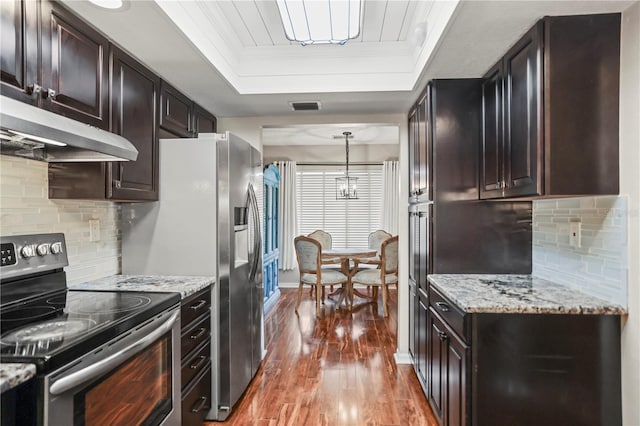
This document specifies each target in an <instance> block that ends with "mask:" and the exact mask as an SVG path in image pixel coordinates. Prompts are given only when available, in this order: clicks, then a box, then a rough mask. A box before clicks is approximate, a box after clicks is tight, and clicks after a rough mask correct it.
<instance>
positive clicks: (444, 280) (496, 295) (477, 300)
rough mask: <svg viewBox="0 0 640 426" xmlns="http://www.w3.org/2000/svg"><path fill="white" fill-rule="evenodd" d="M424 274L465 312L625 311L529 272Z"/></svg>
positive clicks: (547, 312)
mask: <svg viewBox="0 0 640 426" xmlns="http://www.w3.org/2000/svg"><path fill="white" fill-rule="evenodd" d="M428 278H429V282H430V284H431V285H432V286H433V287H434V288H436V289H437V290H439V291H440V292H441V293H442V294H443V295H444V296H446V297H447V298H448V299H449V300H450V301H451V302H453V303H455V304H456V305H457V306H458V307H459V308H460V309H462V310H464V311H465V312H467V313H535V314H593V315H624V314H626V313H627V311H626V309H624V308H623V307H622V306H619V305H616V304H613V303H609V302H607V301H605V300H602V299H598V298H596V297H593V296H590V295H588V294H585V293H582V292H580V291H579V290H576V289H573V288H569V287H566V286H563V285H561V284H557V283H554V282H552V281H549V280H545V279H542V278H536V277H533V276H531V275H490V274H486V275H485V274H482V275H479V274H433V275H429V276H428Z"/></svg>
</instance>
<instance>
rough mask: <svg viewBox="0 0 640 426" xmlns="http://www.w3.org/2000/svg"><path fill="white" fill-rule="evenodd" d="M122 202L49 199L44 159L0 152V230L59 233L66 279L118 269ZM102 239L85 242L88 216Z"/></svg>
mask: <svg viewBox="0 0 640 426" xmlns="http://www.w3.org/2000/svg"><path fill="white" fill-rule="evenodd" d="M119 217H120V207H119V206H118V205H117V204H115V203H112V202H108V201H85V200H49V198H48V180H47V163H44V162H39V161H33V160H27V159H24V158H19V157H10V156H6V155H0V235H19V234H38V233H48V232H62V233H64V235H65V240H66V243H67V254H68V257H69V266H68V267H67V268H65V271H66V272H67V281H68V282H69V283H70V284H75V283H81V282H84V281H87V280H92V279H96V278H102V277H105V276H109V275H113V274H117V273H119V272H120V231H119V226H118V224H119ZM90 219H98V220H99V221H100V241H97V242H90V241H89V220H90Z"/></svg>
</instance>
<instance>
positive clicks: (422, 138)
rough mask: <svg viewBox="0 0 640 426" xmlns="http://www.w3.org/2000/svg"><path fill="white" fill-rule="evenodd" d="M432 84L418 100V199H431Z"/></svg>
mask: <svg viewBox="0 0 640 426" xmlns="http://www.w3.org/2000/svg"><path fill="white" fill-rule="evenodd" d="M429 91H430V86H427V90H426V91H425V93H424V94H423V96H422V97H421V98H420V100H419V101H418V106H417V111H418V120H417V121H418V132H417V141H416V153H415V154H416V156H417V162H416V166H415V167H416V168H417V169H416V170H415V175H416V196H417V198H418V200H421V201H422V200H424V201H426V200H428V199H429V173H430V171H431V167H430V165H431V164H430V162H431V149H430V146H429V142H430V140H431V138H430V137H429V133H430V130H431V121H430V120H429V117H430V104H431V103H430V97H429Z"/></svg>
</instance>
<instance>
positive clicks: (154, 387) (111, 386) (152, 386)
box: [73, 333, 171, 426]
mask: <svg viewBox="0 0 640 426" xmlns="http://www.w3.org/2000/svg"><path fill="white" fill-rule="evenodd" d="M73 405H74V425H77V426H83V425H86V426H91V425H100V426H105V425H154V424H159V423H160V422H161V421H162V420H163V419H164V418H165V417H166V416H167V415H168V414H169V413H170V412H171V333H167V334H166V335H165V336H163V337H162V338H161V339H159V340H158V341H157V342H156V343H154V344H153V345H151V346H149V347H148V348H146V349H145V350H144V351H142V352H140V353H138V354H137V355H135V356H134V357H133V358H131V359H130V360H128V361H126V362H125V363H124V364H122V365H120V366H119V367H118V368H117V369H116V370H115V371H113V372H111V373H110V374H108V375H107V376H104V377H102V378H101V379H99V380H98V381H97V382H95V383H94V384H93V385H92V386H90V387H88V388H86V389H85V390H84V391H83V392H82V393H79V394H76V395H75V397H74V404H73Z"/></svg>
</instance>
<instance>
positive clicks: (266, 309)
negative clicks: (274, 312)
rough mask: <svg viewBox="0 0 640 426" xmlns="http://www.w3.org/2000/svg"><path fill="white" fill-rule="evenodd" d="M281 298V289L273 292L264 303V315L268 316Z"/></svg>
mask: <svg viewBox="0 0 640 426" xmlns="http://www.w3.org/2000/svg"><path fill="white" fill-rule="evenodd" d="M279 298H280V288H276V289H275V290H274V292H273V294H272V295H271V296H269V298H268V299H267V300H266V301H265V302H264V306H263V308H262V309H263V311H264V313H263V314H264V315H266V314H267V313H268V312H269V311H270V310H271V308H273V307H274V306H276V302H277V301H278V299H279Z"/></svg>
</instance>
